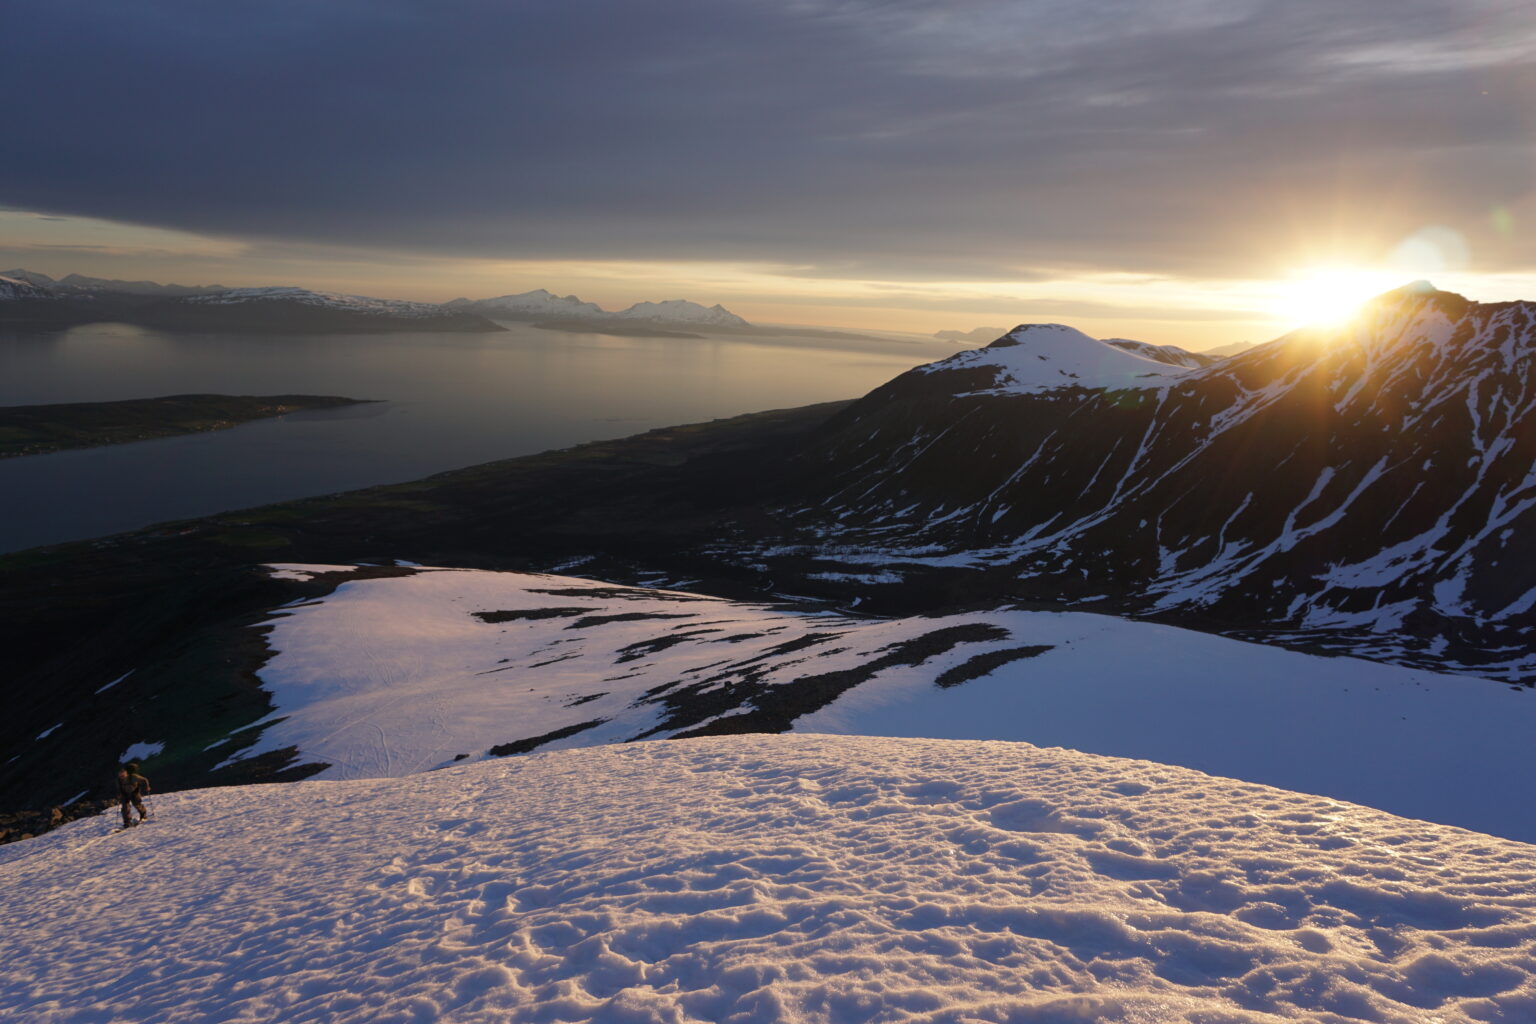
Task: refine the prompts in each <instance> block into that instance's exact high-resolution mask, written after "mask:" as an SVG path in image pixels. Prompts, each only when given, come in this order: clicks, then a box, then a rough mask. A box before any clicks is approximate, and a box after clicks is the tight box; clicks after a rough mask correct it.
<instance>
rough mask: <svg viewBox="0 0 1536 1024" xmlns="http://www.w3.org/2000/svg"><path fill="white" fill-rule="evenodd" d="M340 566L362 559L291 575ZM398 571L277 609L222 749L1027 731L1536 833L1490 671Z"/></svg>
mask: <svg viewBox="0 0 1536 1024" xmlns="http://www.w3.org/2000/svg"><path fill="white" fill-rule="evenodd" d="M325 570H330V571H331V573H347V572H349V571H350V570H349V569H348V567H344V566H339V567H338V566H310V567H303V566H287V567H281V568H280V569H279V570H278V572H279V573H280V574H282V575H286V576H290V577H297V578H302V577H304V576H307V575H310V574H311V573H315V574H317V575H321V576H322V577H323V576H326V575H330V573H327V572H325ZM378 571H379V570H363V571H362V573H363V574H364V575H366V574H367V573H368V572H378ZM389 571H391V572H395V573H403V574H404V575H393V576H389V577H386V578H354V579H352V580H351V581H350V582H345V583H342V584H341V585H340V586H339V588H338V589H336V590H335V591H334V593H332V594H330V595H329V596H327V597H324V598H322V599H319V600H315V601H310V602H305V603H302V604H299V605H296V606H290V607H285V608H283V609H280V610H279V611H278V613H277V614H276V616H275V617H274V618H273V619H272V620H271V622H270V630H271V631H270V633H269V635H268V638H267V640H268V643H269V644H270V646H271V647H272V648H273V650H274V651H275V652H276V653H275V655H274V656H273V657H272V659H271V660H270V661H269V662H268V663H267V665H266V667H265V668H263V669H262V671H261V673H260V676H261V680H262V684H263V686H264V687H266V688H267V689H268V690H269V691H270V692H271V694H272V700H273V703H274V705H275V706H276V708H277V712H276V715H275V716H274V718H275V719H277V720H276V721H274V722H273V724H271V725H269V726H268V727H267V728H266V729H265V731H264V732H263V733H262V735H261V738H260V739H259V741H257V742H256V743H255V745H252V746H248V747H246V748H245V749H243V750H233V749H232V750H231V755H230V760H235V759H239V758H246V757H251V756H254V755H256V754H258V753H262V752H265V751H273V750H281V749H283V748H287V747H290V746H292V747H297V749H298V751H299V755H300V757H301V758H302V759H303V760H305V761H310V762H321V763H324V764H328V765H330V767H329V768H327V769H326V770H325V771H324V772H323V773H321V775H320V776H319V777H321V778H365V777H376V776H390V775H404V774H408V773H412V772H421V771H426V770H428V769H431V768H434V767H438V766H441V765H444V764H449V763H452V762H453V761H454V760H455V759H471V758H472V759H480V758H485V757H487V756H497V755H502V754H509V753H522V752H525V751H528V750H533V749H540V750H549V749H557V748H561V747H574V746H592V745H598V744H605V743H618V742H623V741H626V740H633V739H644V738H651V737H669V736H679V735H688V734H690V733H694V732H704V733H708V732H776V731H783V730H788V729H795V730H797V731H812V732H840V733H856V734H864V735H884V736H893V735H900V736H928V737H949V738H956V739H1008V740H1027V741H1030V742H1034V743H1046V744H1051V745H1060V746H1066V747H1072V748H1075V749H1079V750H1087V751H1093V752H1096V753H1102V754H1112V755H1116V756H1128V757H1139V758H1146V759H1148V760H1154V761H1161V762H1165V763H1170V764H1178V765H1185V766H1188V767H1192V768H1197V769H1200V770H1202V771H1209V772H1212V773H1215V774H1220V775H1228V776H1233V777H1236V778H1242V779H1247V780H1250V781H1256V782H1263V783H1266V784H1270V785H1279V786H1283V787H1285V788H1287V789H1294V790H1300V791H1303V792H1310V793H1323V794H1327V795H1329V796H1333V797H1338V798H1341V799H1348V800H1353V801H1355V802H1358V803H1364V804H1369V805H1372V806H1375V807H1380V808H1384V809H1386V810H1390V811H1392V812H1394V813H1398V814H1405V815H1409V816H1412V817H1418V818H1426V819H1429V820H1432V821H1439V822H1446V823H1450V824H1456V825H1461V826H1464V827H1468V828H1475V829H1477V830H1479V831H1483V832H1489V833H1493V834H1497V835H1503V836H1509V837H1513V838H1517V839H1522V840H1526V841H1532V840H1536V801H1532V800H1530V799H1529V794H1530V789H1531V785H1530V783H1529V782H1527V781H1525V780H1527V779H1528V778H1529V771H1528V767H1527V766H1528V764H1529V752H1530V737H1531V736H1532V735H1533V733H1536V704H1533V703H1532V697H1531V695H1530V694H1527V693H1523V692H1518V691H1514V690H1511V689H1509V688H1507V687H1504V686H1500V685H1497V684H1494V683H1490V682H1487V681H1483V680H1475V679H1468V678H1466V677H1462V676H1445V675H1439V674H1435V673H1431V672H1423V671H1416V670H1411V669H1404V668H1399V667H1395V666H1389V665H1382V664H1377V663H1372V662H1366V661H1359V660H1355V659H1348V658H1323V657H1315V656H1311V655H1306V654H1300V653H1296V652H1293V651H1285V650H1280V649H1276V648H1270V647H1264V646H1261V645H1257V644H1249V643H1241V642H1238V641H1235V640H1228V639H1224V638H1221V637H1216V636H1211V635H1209V634H1204V633H1196V632H1192V631H1189V630H1182V629H1176V628H1173V627H1170V626H1161V625H1156V624H1152V623H1141V622H1129V621H1125V620H1122V619H1117V618H1113V617H1110V616H1104V615H1090V614H1084V613H1051V612H1021V611H986V612H974V613H966V614H956V615H945V616H916V617H911V618H902V619H857V618H850V617H847V616H842V615H836V614H807V613H804V612H795V611H789V610H785V609H784V608H782V607H771V606H765V605H750V604H742V603H737V602H731V601H726V600H723V599H719V598H713V597H706V596H703V595H699V594H691V593H682V592H671V591H658V590H647V589H639V588H633V587H620V586H614V585H611V584H606V583H602V582H598V581H593V580H584V579H576V578H572V577H562V576H540V575H530V574H520V573H500V572H484V571H475V570H453V569H414V570H412V569H400V570H389ZM330 578H331V579H337V578H346V577H338V576H335V575H331V577H330ZM243 735H244V736H245V737H246V741H247V742H249V740H250V738H251V737H252V736H253V735H254V734H253V733H250V732H247V733H245V734H243ZM145 738H146V739H154V738H155V737H145ZM150 767H151V768H152V766H150ZM1509 780H1517V781H1513V782H1512V781H1509ZM1511 785H1513V786H1514V787H1516V788H1517V789H1518V791H1519V793H1520V794H1522V796H1521V797H1519V798H1517V799H1512V798H1511V796H1510V793H1509V791H1508V789H1507V788H1505V787H1507V786H1511Z"/></svg>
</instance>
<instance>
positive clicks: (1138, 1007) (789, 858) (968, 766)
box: [0, 736, 1536, 1024]
mask: <svg viewBox="0 0 1536 1024" xmlns="http://www.w3.org/2000/svg"><path fill="white" fill-rule="evenodd" d="M155 802H156V817H155V819H154V820H152V821H151V822H150V823H149V824H147V825H145V826H143V827H140V828H136V829H132V830H129V831H127V832H123V833H120V834H117V835H108V834H107V829H108V826H109V824H110V822H109V821H108V820H107V819H106V818H94V819H87V820H84V821H77V822H73V823H71V824H69V825H66V826H65V827H63V828H60V829H58V830H56V831H54V832H51V833H49V834H47V835H45V836H42V837H40V838H38V839H34V840H30V841H28V842H25V843H18V844H15V845H12V846H9V847H5V848H4V849H3V850H0V914H3V918H4V920H5V921H6V922H7V923H8V927H6V928H4V929H0V1017H3V1018H4V1019H6V1020H15V1021H25V1022H27V1024H86V1022H92V1024H95V1022H109V1021H153V1022H156V1024H191V1022H199V1024H201V1022H213V1021H221V1022H222V1021H230V1022H235V1021H238V1022H251V1024H255V1022H263V1024H265V1022H273V1021H282V1022H284V1024H311V1022H313V1024H320V1022H324V1024H386V1022H387V1024H404V1022H417V1024H430V1022H439V1021H441V1022H448V1021H452V1022H454V1024H493V1022H494V1024H505V1022H509V1021H569V1022H587V1021H591V1022H614V1024H617V1022H633V1024H647V1022H656V1024H663V1022H665V1024H681V1022H689V1021H720V1022H725V1021H729V1022H733V1024H778V1022H786V1021H798V1022H806V1024H852V1022H855V1021H901V1022H909V1024H923V1022H933V1024H939V1022H943V1024H961V1022H1011V1024H1086V1022H1090V1021H1097V1022H1107V1024H1113V1022H1119V1024H1278V1022H1280V1021H1307V1022H1319V1024H1322V1022H1328V1024H1345V1022H1353V1021H1369V1022H1374V1024H1431V1022H1434V1024H1468V1022H1474V1021H1475V1022H1489V1021H1502V1022H1506V1024H1510V1022H1528V1021H1530V1020H1532V1019H1536V977H1533V976H1536V848H1533V847H1530V846H1526V845H1522V844H1518V843H1512V842H1507V841H1503V840H1498V839H1493V838H1490V837H1487V836H1482V835H1477V834H1475V833H1470V832H1463V831H1459V830H1457V829H1451V828H1445V827H1441V826H1436V825H1429V824H1426V823H1424V822H1419V821H1409V820H1405V819H1402V818H1396V817H1393V816H1391V815H1387V814H1383V813H1381V812H1379V811H1374V810H1370V809H1367V808H1363V807H1358V806H1354V805H1350V804H1345V803H1339V802H1335V801H1332V800H1328V799H1324V798H1319V797H1310V796H1302V795H1298V794H1295V793H1290V792H1286V791H1283V790H1277V789H1270V788H1267V787H1264V786H1256V785H1250V784H1245V783H1240V782H1235V781H1232V780H1229V779H1222V778H1216V777H1212V776H1208V775H1203V774H1200V773H1198V772H1193V771H1188V770H1184V769H1179V768H1171V767H1166V766H1163V765H1158V764H1152V763H1147V762H1140V761H1127V760H1119V759H1112V758H1103V757H1095V756H1091V755H1087V754H1081V753H1075V752H1071V751H1066V750H1056V749H1039V748H1036V747H1033V746H1030V745H1027V744H1018V743H982V742H955V741H942V740H911V739H901V740H893V739H870V738H848V737H824V736H737V737H723V738H710V739H697V740H682V741H670V742H653V743H641V744H632V745H628V746H622V747H606V748H600V749H590V750H573V751H560V752H556V753H551V754H535V755H532V756H529V757H521V758H508V759H504V760H500V761H494V762H488V763H484V764H476V765H466V766H455V767H453V768H449V769H446V770H444V771H440V772H432V773H428V774H426V775H419V776H412V777H410V778H407V779H390V780H366V781H353V782H304V783H295V784H291V785H286V786H250V787H242V788H237V789H214V790H202V791H195V792H188V793H178V794H168V795H161V796H158V797H156V798H155Z"/></svg>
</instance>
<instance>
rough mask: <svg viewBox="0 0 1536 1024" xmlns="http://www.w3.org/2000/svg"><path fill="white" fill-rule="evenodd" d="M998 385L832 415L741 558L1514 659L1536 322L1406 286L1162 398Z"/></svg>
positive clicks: (1527, 603) (938, 390) (969, 373)
mask: <svg viewBox="0 0 1536 1024" xmlns="http://www.w3.org/2000/svg"><path fill="white" fill-rule="evenodd" d="M990 373H992V371H991V370H989V369H987V368H985V367H975V366H967V367H962V368H959V369H955V370H946V369H945V368H944V364H936V365H935V367H930V368H922V369H920V370H916V371H912V372H910V373H908V374H904V375H903V376H901V377H898V378H897V379H896V380H894V381H891V382H890V383H889V384H887V385H885V386H884V387H882V388H879V389H877V390H876V391H874V392H872V393H871V394H870V395H868V396H867V397H865V398H864V399H863V400H861V401H859V402H857V403H855V404H854V405H852V406H851V407H849V408H848V409H847V410H845V411H844V412H843V413H841V414H840V415H839V416H838V417H836V418H835V419H834V420H833V421H832V422H831V423H829V424H828V426H827V427H826V428H825V429H824V430H823V431H822V432H821V434H820V435H819V436H818V438H817V440H816V441H815V443H814V444H813V446H812V447H811V448H810V449H809V450H808V451H806V452H805V453H803V454H802V455H801V457H800V458H799V460H798V467H799V470H800V472H801V474H802V477H801V479H800V480H799V482H798V487H799V491H798V494H797V495H796V499H797V500H796V501H795V502H794V503H793V504H791V505H788V506H786V507H785V509H784V510H783V511H784V516H785V519H786V522H787V523H788V524H789V526H790V528H789V529H787V530H786V531H785V532H784V533H783V534H782V535H781V536H780V537H778V538H776V539H775V541H774V542H773V543H772V544H770V545H766V546H764V547H762V548H759V549H758V550H757V555H756V556H754V557H762V556H763V554H764V552H766V553H767V556H768V557H769V558H770V560H771V559H773V558H778V559H780V560H782V559H785V558H786V556H790V555H792V556H793V557H794V558H796V559H799V560H800V561H802V562H804V561H805V560H806V559H813V560H818V561H820V562H826V563H841V564H842V566H843V567H844V568H843V570H842V571H848V569H847V566H849V565H852V566H858V565H860V564H867V563H869V562H872V561H873V562H880V563H882V564H884V563H889V562H892V561H896V562H903V563H907V564H909V565H910V566H911V567H912V569H913V570H914V571H916V572H920V573H923V574H930V573H932V572H934V571H935V570H937V569H943V570H944V571H958V572H970V573H971V574H972V575H983V576H985V577H987V579H988V581H989V582H987V583H985V584H983V583H980V582H978V583H977V584H976V586H977V587H978V588H979V590H978V593H977V595H976V596H977V597H978V598H980V597H983V596H1001V593H1002V592H1004V591H1006V592H1007V593H1009V594H1012V595H1014V596H1018V597H1025V598H1029V599H1033V600H1054V599H1060V598H1063V597H1064V598H1067V599H1069V600H1073V601H1076V602H1079V603H1089V604H1098V605H1102V606H1104V607H1106V608H1109V607H1113V608H1115V609H1117V610H1122V611H1132V612H1136V613H1140V614H1164V613H1183V614H1186V615H1195V616H1202V617H1209V618H1210V619H1211V620H1212V621H1215V622H1219V623H1227V624H1231V625H1235V626H1236V625H1240V626H1245V627H1252V628H1275V627H1286V628H1294V629H1308V630H1322V629H1327V630H1333V631H1339V630H1342V631H1346V632H1350V633H1358V634H1360V635H1361V636H1362V637H1366V636H1369V637H1375V638H1379V639H1381V640H1382V643H1380V644H1377V643H1376V641H1375V640H1371V641H1370V643H1372V644H1375V645H1376V646H1375V647H1374V651H1375V653H1378V654H1381V655H1384V656H1394V655H1395V654H1403V655H1411V654H1412V653H1413V652H1414V651H1417V652H1419V653H1420V654H1433V653H1436V652H1440V651H1444V650H1445V649H1446V648H1447V647H1448V646H1450V645H1455V646H1457V647H1458V648H1460V649H1462V650H1463V656H1464V657H1465V658H1466V662H1465V663H1466V664H1467V665H1468V666H1471V667H1477V668H1480V669H1482V670H1497V669H1498V668H1499V667H1500V666H1503V665H1506V664H1512V663H1514V662H1517V661H1525V660H1529V659H1530V657H1531V642H1532V639H1533V636H1532V632H1531V623H1532V621H1533V620H1536V608H1533V604H1536V569H1533V568H1532V567H1533V566H1536V474H1533V470H1532V466H1533V462H1536V307H1533V306H1532V305H1530V304H1528V303H1504V304H1496V305H1480V304H1477V303H1470V302H1468V301H1466V300H1465V299H1463V298H1461V297H1460V296H1456V295H1452V294H1449V293H1446V292H1436V291H1433V290H1427V291H1426V290H1423V289H1421V288H1410V289H1404V290H1402V291H1399V292H1394V293H1389V294H1388V295H1386V296H1383V297H1382V298H1380V299H1378V300H1377V301H1376V302H1374V303H1373V304H1372V305H1371V306H1370V307H1369V308H1368V309H1367V310H1366V311H1364V312H1363V313H1362V315H1361V317H1360V318H1359V320H1358V321H1357V322H1356V323H1355V324H1353V325H1352V326H1351V327H1349V328H1347V329H1344V330H1340V331H1332V332H1328V331H1307V332H1298V333H1296V334H1294V335H1291V336H1288V337H1287V338H1284V339H1281V340H1279V341H1276V342H1274V343H1271V344H1269V345H1266V346H1262V347H1260V348H1257V349H1255V350H1253V351H1251V352H1249V353H1247V354H1245V355H1241V356H1237V357H1234V358H1232V359H1228V360H1224V361H1223V362H1221V363H1219V364H1217V365H1215V366H1212V367H1210V368H1207V369H1204V370H1196V371H1193V372H1191V373H1188V374H1186V375H1184V376H1182V377H1178V378H1173V379H1170V380H1167V381H1165V382H1161V383H1159V384H1156V385H1150V386H1142V387H1137V388H1121V389H1113V390H1100V389H1088V388H1076V387H1062V388H1056V389H1054V390H1049V391H1043V392H1039V393H1023V394H1019V393H1010V388H1009V387H1008V386H1007V385H1006V384H1002V385H999V383H998V378H995V377H992V376H989V374H990ZM716 550H721V549H720V548H717V549H716ZM820 568H821V570H822V571H823V572H826V571H834V572H835V571H836V569H835V567H833V566H828V565H822V566H821V567H820ZM1003 580H1006V581H1007V582H1006V583H1003V582H1002V581H1003ZM986 592H991V593H986Z"/></svg>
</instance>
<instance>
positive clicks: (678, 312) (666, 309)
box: [443, 288, 752, 327]
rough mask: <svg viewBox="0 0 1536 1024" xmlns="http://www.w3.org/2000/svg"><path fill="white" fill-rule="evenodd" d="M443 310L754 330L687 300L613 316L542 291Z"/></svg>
mask: <svg viewBox="0 0 1536 1024" xmlns="http://www.w3.org/2000/svg"><path fill="white" fill-rule="evenodd" d="M443 308H444V309H464V310H470V311H472V312H475V313H479V314H481V315H482V316H488V317H500V318H502V319H513V320H595V321H607V322H612V321H649V322H653V323H659V324H688V325H693V326H699V327H751V326H752V325H751V324H749V323H747V321H745V320H743V319H742V318H741V317H739V316H737V315H736V314H735V313H732V312H731V311H730V310H728V309H726V308H725V307H724V306H721V305H718V304H717V305H714V306H701V305H699V304H698V303H697V302H689V301H688V300H686V299H668V300H666V301H664V302H637V303H635V304H634V305H633V306H630V307H629V308H628V309H623V310H620V311H618V312H616V313H610V312H607V311H606V310H604V309H603V308H602V307H601V306H599V305H598V304H597V303H595V302H583V301H582V300H581V299H578V298H577V297H576V296H574V295H565V296H560V295H555V294H554V293H553V292H549V291H545V290H544V289H543V288H539V289H536V290H534V291H531V292H522V293H519V294H517V295H500V296H497V297H496V298H494V299H454V300H453V301H452V302H445V303H443Z"/></svg>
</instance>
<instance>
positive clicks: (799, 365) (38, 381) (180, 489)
mask: <svg viewBox="0 0 1536 1024" xmlns="http://www.w3.org/2000/svg"><path fill="white" fill-rule="evenodd" d="M507 326H508V328H509V329H508V330H507V332H506V333H504V334H385V335H320V336H299V337H294V336H285V337H267V336H257V335H211V334H162V333H158V332H155V331H149V330H143V329H140V328H136V327H130V326H126V325H122V324H95V325H91V326H88V327H81V328H76V329H73V330H69V331H64V332H53V333H34V332H0V405H39V404H46V403H55V402H101V401H114V400H119V399H128V398H150V397H156V396H161V395H173V394H189V393H198V392H204V393H218V394H242V395H277V394H314V395H345V396H347V397H350V398H369V399H380V400H382V401H380V402H378V403H377V404H370V405H362V406H353V407H349V408H343V409H335V410H317V411H311V412H300V413H292V414H289V415H287V416H283V417H279V418H276V419H272V420H264V421H258V422H256V423H249V424H245V425H243V426H240V427H236V428H234V429H232V430H223V431H217V432H214V433H208V434H196V435H190V436H185V437H176V438H169V439H164V440H156V441H145V442H140V443H134V444H126V445H115V446H111V447H105V448H89V449H82V450H78V451H70V452H60V453H58V454H55V455H43V456H29V457H25V458H13V459H5V460H0V551H14V550H18V549H21V548H27V547H33V546H37V545H41V544H52V543H58V542H62V541H67V540H78V539H83V538H88V537H99V536H103V535H106V534H110V533H116V532H120V531H123V530H130V529H136V528H139V527H142V526H147V525H150V524H152V523H157V522H163V521H166V520H172V519H184V518H189V517H193V516H201V515H208V514H212V513H215V512H221V511H227V510H230V509H239V508H248V507H251V506H254V505H261V504H266V503H270V502H274V501H283V500H287V499H291V498H298V497H304V496H308V495H315V494H329V493H333V492H336V491H344V490H349V489H352V488H357V487H367V486H372V485H375V484H382V483H394V482H399V481H404V480H411V479H415V478H417V477H421V476H425V475H427V474H430V473H436V472H441V471H443V470H448V469H455V468H459V467H462V466H469V465H474V464H475V463H479V462H487V461H490V460H493V459H503V458H511V457H514V456H518V455H528V454H532V453H535V452H540V451H547V450H549V449H552V448H563V447H566V446H569V445H573V444H578V443H580V442H583V441H592V440H599V439H605V438H613V437H622V436H625V435H628V434H634V433H638V432H640V431H643V430H649V429H651V428H654V427H660V426H668V425H672V424H678V423H689V422H697V421H702V420H709V419H715V418H719V417H725V416H734V415H738V414H740V413H747V412H757V411H760V410H764V409H775V408H787V407H792V406H797V405H807V404H810V403H813V402H824V401H833V400H837V399H842V398H853V397H856V396H858V395H860V394H863V393H864V392H866V391H868V390H869V389H871V388H873V387H875V386H876V385H878V384H880V383H882V382H883V381H885V380H888V379H890V378H891V377H893V376H895V375H896V374H898V373H900V372H902V371H903V370H906V369H908V368H910V367H912V366H915V365H917V364H918V363H922V362H927V361H930V360H932V359H935V358H938V357H940V356H943V355H945V354H947V353H948V352H951V351H953V349H952V348H950V347H947V346H944V345H941V344H937V343H929V344H924V343H923V342H922V341H920V340H918V339H906V340H901V339H889V340H886V339H878V340H862V341H861V340H858V339H853V338H849V339H845V340H830V339H811V338H805V337H797V336H791V335H785V336H782V337H772V336H765V337H754V338H753V339H752V340H751V341H746V340H743V339H741V338H739V337H716V336H710V337H704V338H620V337H612V336H608V335H598V334H568V333H562V332H555V331H545V330H541V329H538V328H535V327H532V326H529V325H524V324H509V325H507Z"/></svg>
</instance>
